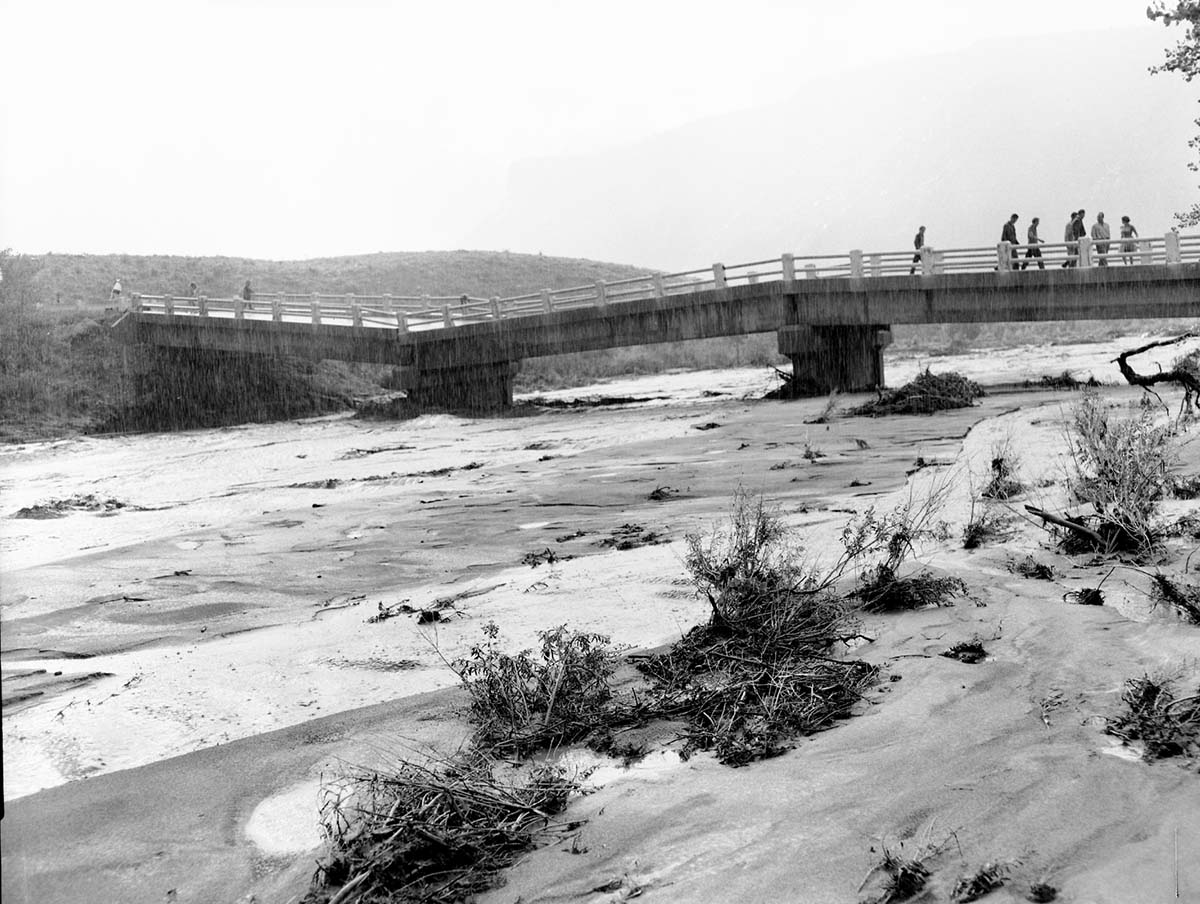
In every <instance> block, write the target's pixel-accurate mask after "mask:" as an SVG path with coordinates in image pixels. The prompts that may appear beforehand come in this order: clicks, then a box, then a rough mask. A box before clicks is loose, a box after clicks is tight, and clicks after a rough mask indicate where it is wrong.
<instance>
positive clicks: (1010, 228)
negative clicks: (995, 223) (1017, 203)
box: [1000, 213, 1020, 270]
mask: <svg viewBox="0 0 1200 904" xmlns="http://www.w3.org/2000/svg"><path fill="white" fill-rule="evenodd" d="M1018 219H1020V218H1019V217H1018V216H1017V215H1016V214H1015V213H1014V214H1013V215H1012V216H1011V217H1009V218H1008V222H1007V223H1005V224H1004V228H1003V229H1002V230H1001V231H1000V241H1002V242H1008V244H1009V245H1010V246H1011V247H1010V253H1011V254H1012V259H1013V263H1012V265H1011V269H1013V270H1016V269H1017V263H1016V261H1017V220H1018Z"/></svg>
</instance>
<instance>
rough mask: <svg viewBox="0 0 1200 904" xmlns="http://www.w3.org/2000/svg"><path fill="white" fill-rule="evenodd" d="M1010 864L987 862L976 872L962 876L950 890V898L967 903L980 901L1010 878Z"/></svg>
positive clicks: (963, 903)
mask: <svg viewBox="0 0 1200 904" xmlns="http://www.w3.org/2000/svg"><path fill="white" fill-rule="evenodd" d="M1008 871H1009V865H1008V864H1006V863H985V864H984V865H983V866H981V867H980V868H979V869H977V870H976V871H975V872H973V873H970V874H968V875H966V876H962V877H961V878H960V879H959V880H958V881H957V882H955V883H954V890H953V891H951V892H950V900H951V901H954V902H956V904H957V902H962V904H967V902H969V901H978V900H979V899H980V898H982V897H983V896H984V895H987V894H991V893H992V892H993V891H995V890H996V889H997V888H1000V887H1001V886H1002V885H1003V884H1004V883H1005V881H1006V879H1007V878H1008Z"/></svg>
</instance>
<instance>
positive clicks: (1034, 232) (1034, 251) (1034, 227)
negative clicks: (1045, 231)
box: [1021, 217, 1046, 270]
mask: <svg viewBox="0 0 1200 904" xmlns="http://www.w3.org/2000/svg"><path fill="white" fill-rule="evenodd" d="M1040 222H1041V219H1040V218H1039V217H1034V218H1033V221H1032V222H1031V223H1030V224H1029V229H1028V231H1027V232H1026V233H1025V237H1026V238H1027V239H1029V247H1028V248H1026V249H1025V260H1024V261H1023V262H1022V263H1021V269H1022V270H1024V269H1025V268H1026V267H1028V266H1029V259H1030V258H1031V257H1036V258H1037V264H1038V269H1039V270H1045V269H1046V265H1045V264H1044V263H1042V249H1041V248H1039V247H1038V245H1040V244H1041V243H1042V240H1041V239H1040V238H1038V223H1040Z"/></svg>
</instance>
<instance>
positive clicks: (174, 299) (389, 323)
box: [133, 233, 1200, 332]
mask: <svg viewBox="0 0 1200 904" xmlns="http://www.w3.org/2000/svg"><path fill="white" fill-rule="evenodd" d="M1105 245H1107V248H1105V247H1104V246H1105ZM1031 249H1036V250H1037V253H1038V255H1040V256H1035V257H1027V256H1026V254H1027V252H1029V251H1030V250H1031ZM1102 249H1103V250H1102ZM914 258H915V259H914ZM1039 263H1041V264H1042V265H1044V266H1046V267H1050V266H1068V265H1069V266H1075V267H1083V268H1087V267H1096V266H1145V265H1155V264H1181V263H1200V234H1196V235H1180V234H1178V233H1168V234H1167V235H1165V236H1150V237H1140V236H1139V237H1137V238H1129V239H1122V238H1120V236H1117V237H1116V238H1112V239H1109V240H1107V241H1103V240H1102V241H1100V242H1096V241H1094V240H1092V239H1091V238H1090V237H1086V236H1085V237H1083V238H1081V239H1080V240H1079V241H1078V242H1040V243H1038V244H1037V245H1027V244H1018V245H1010V244H1008V243H1005V242H1000V243H998V244H996V245H983V246H977V247H972V248H929V247H926V248H923V249H921V251H920V252H914V251H912V250H907V251H879V252H869V253H867V252H862V251H857V250H855V251H850V252H848V253H846V254H809V255H797V254H784V255H782V256H781V257H778V258H766V259H764V260H757V261H749V262H747V263H741V264H731V265H728V266H726V265H724V264H720V263H717V264H713V265H711V266H710V267H703V268H701V269H697V270H683V271H680V272H678V273H663V274H657V273H648V274H645V275H642V276H633V277H629V278H628V279H621V280H615V281H613V282H596V283H591V284H589V285H582V286H571V287H568V288H565V289H543V290H542V291H541V292H532V293H529V294H525V295H515V296H512V297H509V298H499V297H492V298H476V297H473V296H470V295H450V296H431V295H386V294H385V295H353V294H348V295H332V294H322V293H312V294H298V293H288V292H277V293H271V294H262V293H258V294H255V295H253V296H252V297H251V298H250V299H244V298H206V297H199V298H197V297H191V296H188V297H179V296H165V295H134V296H133V308H134V310H135V311H139V312H141V313H147V314H161V315H167V316H176V317H211V318H224V319H230V318H232V319H235V320H256V321H277V322H288V323H311V324H330V325H344V326H355V327H371V328H385V329H393V330H398V331H400V332H407V331H409V330H417V331H423V330H434V329H443V328H446V327H453V326H461V325H463V324H468V323H482V322H487V321H493V320H506V319H510V318H518V317H531V316H536V315H540V314H550V313H554V312H556V311H569V310H573V309H577V308H593V307H602V306H605V305H609V304H622V303H625V302H629V301H639V300H644V299H652V298H667V297H673V296H678V295H684V294H691V293H694V292H700V291H706V290H711V289H723V288H727V287H730V286H741V285H753V284H756V283H760V282H763V283H766V282H778V281H780V280H784V281H787V280H804V279H838V278H856V279H873V278H881V277H897V276H902V277H910V276H911V277H914V278H918V279H919V278H922V277H927V276H937V275H940V274H947V273H981V272H988V271H1013V270H1020V269H1024V268H1028V267H1036V266H1037V265H1038V264H1039Z"/></svg>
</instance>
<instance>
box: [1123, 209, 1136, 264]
mask: <svg viewBox="0 0 1200 904" xmlns="http://www.w3.org/2000/svg"><path fill="white" fill-rule="evenodd" d="M1137 234H1138V231H1137V227H1136V226H1134V225H1133V224H1132V223H1130V222H1129V217H1121V239H1122V242H1121V263H1123V264H1125V265H1127V266H1128V265H1129V264H1132V263H1133V253H1134V252H1135V251H1137V242H1133V241H1130V239H1135V238H1137Z"/></svg>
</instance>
